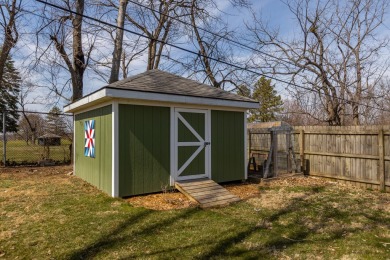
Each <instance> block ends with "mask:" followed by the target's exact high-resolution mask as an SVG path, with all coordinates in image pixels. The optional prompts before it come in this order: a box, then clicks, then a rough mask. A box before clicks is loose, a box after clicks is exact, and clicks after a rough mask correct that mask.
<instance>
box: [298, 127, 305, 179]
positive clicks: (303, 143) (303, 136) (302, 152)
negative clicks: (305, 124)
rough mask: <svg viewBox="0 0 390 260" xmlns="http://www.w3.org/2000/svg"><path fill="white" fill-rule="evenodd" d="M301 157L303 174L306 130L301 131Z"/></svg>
mask: <svg viewBox="0 0 390 260" xmlns="http://www.w3.org/2000/svg"><path fill="white" fill-rule="evenodd" d="M299 157H300V159H301V172H303V174H306V173H305V170H306V169H305V130H303V129H301V130H300V131H299Z"/></svg>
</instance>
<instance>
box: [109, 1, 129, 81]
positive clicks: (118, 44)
mask: <svg viewBox="0 0 390 260" xmlns="http://www.w3.org/2000/svg"><path fill="white" fill-rule="evenodd" d="M126 7H127V0H120V1H119V7H118V18H117V26H118V28H117V29H116V36H115V41H114V46H115V47H114V52H113V53H112V67H111V75H110V80H109V83H113V82H115V81H118V79H119V69H120V63H121V58H122V46H123V26H124V24H125V14H126ZM123 58H124V57H123Z"/></svg>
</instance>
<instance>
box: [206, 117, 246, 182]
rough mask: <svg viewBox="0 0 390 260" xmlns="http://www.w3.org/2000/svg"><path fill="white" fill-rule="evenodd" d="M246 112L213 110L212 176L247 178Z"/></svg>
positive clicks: (226, 179) (221, 179)
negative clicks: (245, 157) (245, 165)
mask: <svg viewBox="0 0 390 260" xmlns="http://www.w3.org/2000/svg"><path fill="white" fill-rule="evenodd" d="M244 145H245V143H244V113H243V112H231V111H218V110H213V111H211V178H212V179H213V180H214V181H216V182H226V181H234V180H243V179H245V168H244V163H245V162H244V156H245V151H244V149H245V147H244Z"/></svg>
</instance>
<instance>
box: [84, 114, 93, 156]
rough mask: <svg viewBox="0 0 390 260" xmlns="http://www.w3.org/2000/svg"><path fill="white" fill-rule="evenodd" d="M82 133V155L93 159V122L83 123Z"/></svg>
mask: <svg viewBox="0 0 390 260" xmlns="http://www.w3.org/2000/svg"><path fill="white" fill-rule="evenodd" d="M84 132H85V146H84V155H85V156H87V157H91V158H95V120H88V121H85V122H84Z"/></svg>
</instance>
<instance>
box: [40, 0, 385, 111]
mask: <svg viewBox="0 0 390 260" xmlns="http://www.w3.org/2000/svg"><path fill="white" fill-rule="evenodd" d="M35 1H37V2H39V3H42V4H45V5H48V6H51V7H54V8H56V9H59V10H62V11H65V12H69V13H71V14H74V15H79V16H81V17H83V18H86V19H89V20H92V21H95V22H97V23H101V24H104V25H107V26H111V27H113V28H116V29H120V30H123V31H126V32H128V33H131V34H134V35H137V36H140V37H142V38H145V39H149V40H154V41H156V42H159V43H162V44H164V45H167V46H170V47H173V48H175V49H178V50H181V51H184V52H188V53H191V54H194V55H197V56H200V57H203V58H206V59H209V60H212V61H215V62H217V63H221V64H224V65H228V66H231V67H233V68H236V69H240V70H243V71H247V72H250V73H253V74H255V75H258V76H263V77H265V78H268V79H272V80H275V81H278V82H282V83H284V84H287V85H292V86H295V87H297V88H300V89H304V90H307V91H309V92H313V93H318V91H316V90H314V89H311V88H308V87H304V86H300V85H297V84H296V83H291V82H288V81H286V80H282V79H278V78H275V77H273V76H268V75H265V74H263V73H260V72H258V71H254V70H252V69H248V68H245V67H242V66H239V65H236V64H232V63H229V62H226V61H223V60H218V59H217V58H214V57H210V56H207V55H204V54H201V53H199V52H195V51H193V50H189V49H186V48H184V47H180V46H178V45H175V44H172V43H169V42H164V41H162V40H160V39H154V38H152V37H149V36H147V35H144V34H142V33H139V32H136V31H133V30H129V29H125V28H122V27H119V26H117V25H115V24H111V23H108V22H106V21H102V20H100V19H97V18H94V17H91V16H89V15H85V14H80V13H77V12H75V11H72V10H70V9H67V8H64V7H61V6H59V5H55V4H52V3H49V2H45V1H43V0H35ZM323 95H325V96H328V97H331V98H335V99H338V100H341V101H344V102H345V101H346V102H349V103H355V104H357V105H360V106H363V107H366V108H373V109H377V110H381V111H386V112H390V110H386V109H383V108H379V107H375V106H371V105H367V104H361V103H358V102H354V101H351V100H348V99H344V98H340V97H332V96H331V95H330V94H326V93H323Z"/></svg>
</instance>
